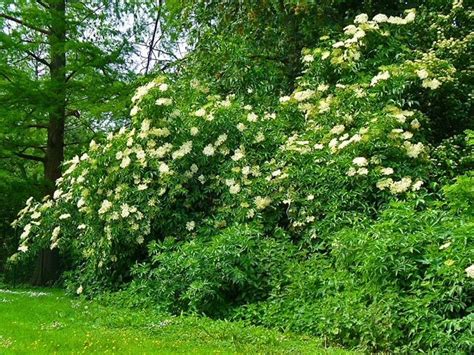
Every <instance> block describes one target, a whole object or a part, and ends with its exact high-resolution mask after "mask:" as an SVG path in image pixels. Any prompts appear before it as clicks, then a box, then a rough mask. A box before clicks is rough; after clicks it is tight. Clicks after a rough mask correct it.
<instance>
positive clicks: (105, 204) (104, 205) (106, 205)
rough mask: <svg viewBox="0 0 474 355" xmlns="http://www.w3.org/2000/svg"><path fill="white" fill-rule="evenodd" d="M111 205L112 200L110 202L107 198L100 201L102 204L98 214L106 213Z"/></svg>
mask: <svg viewBox="0 0 474 355" xmlns="http://www.w3.org/2000/svg"><path fill="white" fill-rule="evenodd" d="M111 207H112V202H110V201H109V200H104V201H102V204H101V206H100V209H99V214H104V213H106V212H107V211H108V210H109V209H110V208H111Z"/></svg>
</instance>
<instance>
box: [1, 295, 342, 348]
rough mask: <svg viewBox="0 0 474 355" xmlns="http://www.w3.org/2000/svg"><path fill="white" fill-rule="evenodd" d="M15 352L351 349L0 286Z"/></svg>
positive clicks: (4, 332)
mask: <svg viewBox="0 0 474 355" xmlns="http://www.w3.org/2000/svg"><path fill="white" fill-rule="evenodd" d="M11 353H15V354H18V353H35V354H36V353H48V354H52V353H127V354H132V353H133V354H137V353H138V354H143V353H201V354H207V353H219V354H229V353H245V354H255V353H260V354H261V353H297V354H301V353H305V354H309V353H311V354H337V353H341V354H342V353H345V352H344V351H343V350H338V349H325V348H324V346H323V344H322V342H321V341H320V340H318V339H315V338H311V337H304V336H297V335H291V334H282V333H279V332H277V331H273V330H268V329H264V328H260V327H253V326H245V325H243V324H242V323H235V322H232V323H231V322H225V321H214V320H210V319H207V318H198V317H170V316H163V315H161V316H160V315H158V314H154V313H153V312H150V311H138V310H137V311H131V310H123V309H117V308H116V307H111V306H103V305H101V304H98V303H96V302H90V301H85V300H80V299H78V298H71V297H68V296H66V295H65V294H64V293H63V292H62V291H60V290H51V289H48V290H37V289H34V290H26V289H14V290H7V289H0V354H11Z"/></svg>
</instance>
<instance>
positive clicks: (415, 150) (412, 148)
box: [403, 141, 425, 158]
mask: <svg viewBox="0 0 474 355" xmlns="http://www.w3.org/2000/svg"><path fill="white" fill-rule="evenodd" d="M403 145H404V146H405V149H406V151H407V155H408V156H409V157H410V158H417V157H418V156H419V155H420V154H421V153H423V151H424V149H425V146H424V145H423V143H421V142H419V143H416V144H413V143H410V142H408V141H405V142H404V143H403Z"/></svg>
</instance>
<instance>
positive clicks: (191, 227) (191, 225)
mask: <svg viewBox="0 0 474 355" xmlns="http://www.w3.org/2000/svg"><path fill="white" fill-rule="evenodd" d="M194 228H196V222H194V221H189V222H187V223H186V229H187V230H188V231H190V232H191V231H192V230H194Z"/></svg>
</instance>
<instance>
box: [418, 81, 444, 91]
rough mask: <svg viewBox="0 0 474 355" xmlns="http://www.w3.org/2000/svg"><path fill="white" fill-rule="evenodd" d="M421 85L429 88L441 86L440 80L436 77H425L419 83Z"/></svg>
mask: <svg viewBox="0 0 474 355" xmlns="http://www.w3.org/2000/svg"><path fill="white" fill-rule="evenodd" d="M421 86H423V87H424V88H429V89H431V90H436V89H437V88H439V87H440V86H441V81H439V80H438V79H425V80H423V82H422V83H421Z"/></svg>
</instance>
